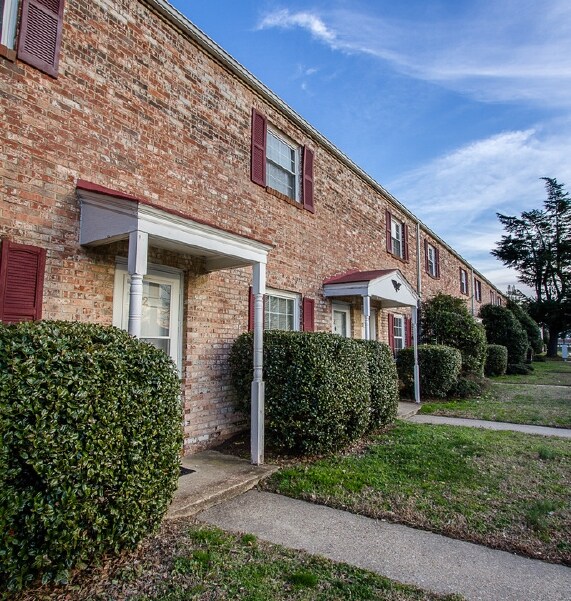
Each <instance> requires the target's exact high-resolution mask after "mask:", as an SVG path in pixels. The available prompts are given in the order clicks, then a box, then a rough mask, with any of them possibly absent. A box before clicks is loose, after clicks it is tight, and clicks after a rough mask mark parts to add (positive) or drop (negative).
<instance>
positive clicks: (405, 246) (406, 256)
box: [402, 223, 408, 261]
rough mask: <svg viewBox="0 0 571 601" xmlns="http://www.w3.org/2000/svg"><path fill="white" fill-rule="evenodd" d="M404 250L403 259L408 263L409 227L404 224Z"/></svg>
mask: <svg viewBox="0 0 571 601" xmlns="http://www.w3.org/2000/svg"><path fill="white" fill-rule="evenodd" d="M402 249H403V257H402V258H403V259H404V260H405V261H408V225H407V224H406V223H403V225H402Z"/></svg>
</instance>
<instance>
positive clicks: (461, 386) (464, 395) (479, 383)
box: [448, 374, 490, 399]
mask: <svg viewBox="0 0 571 601" xmlns="http://www.w3.org/2000/svg"><path fill="white" fill-rule="evenodd" d="M489 387H490V381H489V380H488V379H487V378H484V377H483V376H477V375H475V374H467V375H465V376H463V375H460V376H459V378H458V380H457V382H456V384H454V386H452V388H451V390H450V392H449V393H448V396H449V397H452V398H461V399H468V398H473V397H478V396H481V395H482V394H483V393H484V392H486V390H488V389H489Z"/></svg>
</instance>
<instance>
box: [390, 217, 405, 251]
mask: <svg viewBox="0 0 571 601" xmlns="http://www.w3.org/2000/svg"><path fill="white" fill-rule="evenodd" d="M403 230H404V227H403V224H402V222H401V221H399V220H398V219H394V218H393V219H391V248H392V253H393V255H396V256H397V257H400V258H401V259H402V258H403V257H404V240H403Z"/></svg>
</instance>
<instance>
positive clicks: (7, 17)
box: [0, 0, 19, 50]
mask: <svg viewBox="0 0 571 601" xmlns="http://www.w3.org/2000/svg"><path fill="white" fill-rule="evenodd" d="M18 3H19V0H5V1H4V14H3V15H2V31H1V32H0V34H1V35H0V43H1V44H3V45H4V46H6V47H7V48H10V50H14V46H15V42H16V21H17V19H18Z"/></svg>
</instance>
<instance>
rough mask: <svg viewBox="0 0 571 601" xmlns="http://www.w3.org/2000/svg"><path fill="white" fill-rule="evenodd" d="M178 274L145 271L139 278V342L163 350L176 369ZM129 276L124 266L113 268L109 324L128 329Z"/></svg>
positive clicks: (178, 324)
mask: <svg viewBox="0 0 571 601" xmlns="http://www.w3.org/2000/svg"><path fill="white" fill-rule="evenodd" d="M181 279H182V278H181V273H180V272H178V271H174V270H173V271H170V270H162V269H161V268H159V267H157V268H154V269H152V270H149V273H148V274H147V275H146V276H145V277H144V278H143V316H142V322H141V340H145V341H146V342H149V343H150V344H152V345H153V346H156V347H157V348H159V349H161V350H163V351H164V352H165V353H166V354H167V355H169V357H171V358H172V360H173V361H174V362H175V363H176V364H177V365H178V366H179V367H180V360H181V336H180V332H181V317H182V311H181V304H182V303H181ZM130 289H131V277H130V276H129V274H128V273H127V266H126V265H123V264H118V265H117V270H116V272H115V290H114V303H113V325H115V326H117V327H119V328H122V329H123V330H127V328H128V326H129V293H130Z"/></svg>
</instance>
